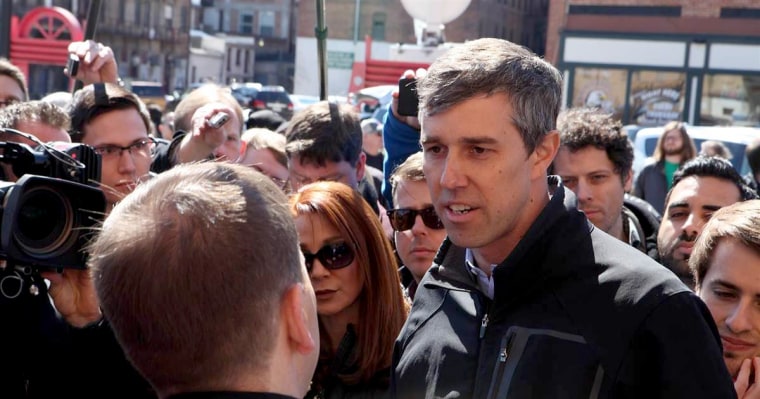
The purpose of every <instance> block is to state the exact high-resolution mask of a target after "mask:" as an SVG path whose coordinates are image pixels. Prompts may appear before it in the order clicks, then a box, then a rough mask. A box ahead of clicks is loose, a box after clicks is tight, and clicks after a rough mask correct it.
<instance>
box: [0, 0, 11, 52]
mask: <svg viewBox="0 0 760 399" xmlns="http://www.w3.org/2000/svg"><path fill="white" fill-rule="evenodd" d="M12 14H13V2H12V1H8V0H4V1H0V57H5V58H11V16H12Z"/></svg>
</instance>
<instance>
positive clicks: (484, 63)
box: [0, 39, 760, 399]
mask: <svg viewBox="0 0 760 399" xmlns="http://www.w3.org/2000/svg"><path fill="white" fill-rule="evenodd" d="M69 52H70V54H72V55H73V56H76V57H78V58H79V59H80V63H81V65H80V67H79V70H78V72H77V74H76V75H75V76H73V78H75V79H78V80H81V81H82V83H83V84H84V86H83V88H82V89H81V90H78V91H76V92H75V93H74V94H73V95H71V96H70V97H69V98H66V99H65V101H64V104H63V106H64V107H65V108H62V107H61V106H60V105H56V104H54V103H53V102H52V101H51V100H46V99H42V100H38V101H30V99H29V98H28V91H27V88H26V82H25V78H24V76H23V74H22V73H21V72H20V71H19V69H18V68H16V67H15V66H13V65H12V64H11V63H9V62H8V61H5V60H2V61H0V101H2V105H3V106H4V108H2V109H0V128H1V129H3V130H2V131H1V132H0V133H2V134H1V135H0V139H1V140H3V141H7V142H18V143H22V144H26V145H30V146H35V145H38V144H39V142H75V143H82V144H86V145H87V146H90V147H91V148H92V149H93V150H94V152H95V153H97V154H98V155H99V157H100V171H99V172H100V173H99V175H100V179H99V181H97V182H92V183H93V184H97V185H98V187H99V188H100V190H101V191H102V194H103V197H104V200H105V204H106V205H105V208H104V209H103V210H102V218H103V222H102V225H101V226H100V227H99V229H98V231H97V232H96V233H95V234H94V235H93V237H92V240H91V241H90V242H89V245H88V246H87V247H86V250H87V252H88V261H87V268H85V269H77V268H68V267H63V266H65V265H61V266H62V267H61V268H58V269H35V270H34V271H32V272H31V273H32V274H33V276H32V277H31V278H37V279H40V280H41V279H44V281H46V283H45V284H40V285H39V288H40V290H39V291H37V292H33V291H31V290H28V291H24V292H23V294H22V295H18V296H13V297H10V296H8V295H5V294H4V291H1V290H0V293H3V295H0V315H2V317H3V328H2V330H1V331H0V340H2V342H4V343H6V348H7V349H6V350H4V351H3V356H2V360H3V361H2V362H0V364H2V366H0V397H11V398H49V397H66V396H71V397H77V398H89V397H93V398H94V397H103V396H106V397H125V398H126V397H129V398H156V397H160V398H178V399H182V398H187V399H190V398H220V399H221V398H230V399H231V398H439V397H440V398H443V397H446V398H454V397H459V398H558V397H569V398H575V397H578V398H580V397H584V398H586V397H592V398H597V397H598V398H640V397H705V398H708V397H709V398H723V397H726V398H733V397H739V398H746V399H751V398H760V311H758V299H757V298H758V297H760V268H759V269H757V270H755V269H754V267H760V200H759V199H758V193H757V191H756V187H757V181H758V177H760V142H758V144H757V145H752V146H750V147H749V148H748V150H747V158H748V160H749V163H750V165H751V166H753V173H752V176H741V175H740V174H739V172H737V171H736V169H735V168H734V167H733V166H732V164H731V163H730V162H729V161H728V159H727V158H729V157H730V152H728V153H726V151H725V150H726V149H725V148H722V147H721V146H720V143H717V144H716V143H705V145H703V148H702V149H701V152H700V153H699V154H698V153H697V150H696V147H695V145H694V142H693V140H691V139H690V137H689V135H688V126H686V125H684V124H683V123H681V122H676V121H674V122H672V123H670V124H667V125H666V126H664V133H663V135H662V136H661V137H660V139H659V141H658V142H657V148H656V150H655V153H654V157H653V159H652V160H651V162H650V163H649V164H647V165H646V166H645V167H644V169H643V170H642V171H641V172H640V173H639V174H638V176H635V175H634V171H633V169H632V165H633V157H634V155H633V148H632V144H631V142H630V140H629V138H628V137H627V135H626V134H625V132H624V130H623V128H622V125H621V124H620V122H619V121H616V120H614V119H613V118H612V117H611V116H610V115H608V114H605V113H603V112H602V111H600V110H598V109H589V108H570V109H564V110H563V109H562V108H563V107H562V87H563V82H562V76H561V74H560V73H559V71H558V70H557V69H556V68H555V67H553V66H552V65H550V64H549V63H547V62H546V61H544V60H543V59H541V58H540V57H538V56H536V55H535V54H533V53H531V52H530V51H529V50H527V49H525V48H523V47H520V46H518V45H515V44H513V43H511V42H508V41H505V40H500V39H478V40H473V41H470V42H467V43H465V44H463V45H462V46H458V47H455V48H452V49H450V50H449V51H448V52H447V53H445V54H444V55H442V56H441V57H439V58H438V59H437V60H436V61H435V62H434V63H433V64H432V65H431V66H430V68H429V69H427V70H418V71H407V72H406V73H405V75H404V77H405V78H416V79H417V80H418V94H419V110H420V111H419V115H418V116H416V117H415V116H401V115H399V113H398V112H397V106H398V97H397V96H398V93H394V99H393V101H392V102H391V104H390V110H389V112H388V113H387V116H386V120H384V121H382V122H381V121H373V120H371V121H361V120H360V119H359V115H358V114H357V113H356V111H355V110H354V109H353V108H352V107H350V106H347V105H339V104H336V103H334V102H329V101H323V102H319V103H317V104H314V105H311V106H309V107H307V108H306V109H304V110H302V111H300V112H298V113H296V114H295V115H294V116H293V117H292V119H291V120H289V121H285V120H282V119H281V118H280V119H277V118H275V117H274V116H273V115H271V113H270V114H266V113H254V114H251V115H250V117H245V113H244V112H243V109H242V108H241V107H240V105H239V104H238V102H237V101H236V100H235V98H234V97H232V95H231V94H230V92H229V90H228V89H226V88H224V87H220V86H218V85H214V84H206V85H203V86H200V87H199V88H197V89H195V90H194V91H192V92H191V93H189V94H188V95H187V96H186V97H185V98H184V99H183V100H182V101H181V102H180V103H179V104H178V105H177V107H176V109H175V110H174V111H173V113H171V115H170V116H169V114H168V113H167V114H166V115H161V114H160V113H159V114H156V113H155V112H151V107H149V106H148V105H146V104H144V103H143V102H142V100H141V99H140V98H139V97H138V96H136V95H135V94H133V93H131V92H130V91H128V90H126V89H125V88H124V87H122V86H121V85H120V83H119V82H120V80H119V76H118V68H117V66H116V63H115V61H114V57H113V52H112V51H111V49H110V48H108V47H107V46H104V45H103V44H101V43H96V42H92V41H84V42H74V43H72V44H71V46H70V47H69ZM58 104H60V103H58ZM8 129H14V130H13V132H11V131H10V130H8ZM16 131H20V132H23V134H18V133H14V132H16ZM734 155H737V154H734ZM0 166H1V167H2V172H3V173H4V177H3V180H5V181H9V182H13V181H15V180H17V179H18V177H20V176H17V175H16V173H15V172H16V171H14V169H13V168H12V167H11V165H8V164H5V163H0ZM755 166H757V168H754V167H755ZM6 269H8V270H6ZM9 269H10V268H7V267H5V266H3V267H2V268H1V269H0V274H2V275H3V276H5V275H6V274H8V273H11V270H9ZM14 273H15V272H14ZM0 284H1V283H0ZM0 288H2V287H0Z"/></svg>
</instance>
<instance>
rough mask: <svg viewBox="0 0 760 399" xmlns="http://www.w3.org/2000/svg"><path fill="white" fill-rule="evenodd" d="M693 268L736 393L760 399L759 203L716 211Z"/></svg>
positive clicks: (693, 258) (701, 239)
mask: <svg viewBox="0 0 760 399" xmlns="http://www.w3.org/2000/svg"><path fill="white" fill-rule="evenodd" d="M689 267H690V268H691V271H692V272H693V273H694V277H695V281H696V290H697V295H699V297H700V298H702V300H703V301H705V303H706V304H707V307H708V308H709V309H710V313H711V314H712V316H713V318H714V319H715V323H716V324H717V325H718V332H719V333H720V337H721V341H722V342H723V359H724V360H725V361H726V366H727V367H728V371H729V372H730V373H731V376H732V377H733V378H734V381H735V383H734V387H735V388H736V393H737V394H738V396H739V398H747V399H749V398H757V397H760V313H758V311H757V298H758V297H760V201H758V200H750V201H745V202H739V203H736V204H733V205H729V206H726V207H724V208H721V209H719V210H718V211H716V212H715V213H714V214H713V217H712V218H711V219H710V221H709V222H707V224H706V225H705V228H704V230H702V234H700V236H699V238H698V239H697V242H696V243H695V244H694V251H693V252H692V256H691V257H690V258H689Z"/></svg>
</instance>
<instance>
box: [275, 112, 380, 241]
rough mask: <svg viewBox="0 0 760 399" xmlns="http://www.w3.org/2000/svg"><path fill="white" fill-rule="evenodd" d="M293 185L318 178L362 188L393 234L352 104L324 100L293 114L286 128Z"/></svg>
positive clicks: (365, 197)
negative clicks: (370, 174)
mask: <svg viewBox="0 0 760 399" xmlns="http://www.w3.org/2000/svg"><path fill="white" fill-rule="evenodd" d="M285 138H286V143H287V144H286V145H285V151H286V152H287V154H288V168H289V169H290V186H291V188H292V189H293V190H294V191H297V190H298V189H299V188H301V187H302V186H305V185H307V184H309V183H313V182H316V181H322V180H327V181H338V182H341V183H344V184H346V185H348V186H350V187H353V188H354V189H357V190H359V191H360V192H361V193H362V196H363V197H364V199H365V200H367V203H368V204H369V205H370V206H371V207H372V209H373V210H374V211H375V212H376V213H377V214H378V215H379V216H380V219H381V220H382V221H383V227H384V228H385V230H386V233H387V235H388V237H390V236H391V235H392V232H391V229H390V225H389V224H388V222H387V216H386V214H385V207H384V206H383V205H382V203H381V202H380V200H379V196H378V192H377V189H376V186H377V185H376V184H375V183H374V182H373V181H372V178H371V177H370V176H369V174H367V173H366V171H367V165H366V158H367V157H366V154H364V152H363V151H362V128H361V124H360V121H359V115H358V114H357V113H356V112H355V111H354V110H353V109H352V108H351V106H350V105H345V104H344V105H338V104H336V103H333V102H328V101H322V102H318V103H316V104H312V105H310V106H308V107H306V108H305V109H303V110H301V111H300V112H298V113H296V114H295V115H294V116H293V119H291V120H290V122H289V123H288V128H287V130H286V132H285Z"/></svg>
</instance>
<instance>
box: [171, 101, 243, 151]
mask: <svg viewBox="0 0 760 399" xmlns="http://www.w3.org/2000/svg"><path fill="white" fill-rule="evenodd" d="M218 113H226V114H227V115H228V116H230V117H233V116H234V115H235V110H234V109H232V107H230V106H229V105H226V104H223V103H211V104H206V105H204V106H202V107H200V108H198V109H197V110H195V113H193V117H192V119H191V125H192V127H193V128H192V131H190V132H187V134H186V135H185V137H184V138H183V139H182V143H180V146H179V150H178V151H177V161H178V162H179V163H186V162H194V161H201V160H204V159H207V158H208V157H209V156H210V155H212V154H213V153H214V150H215V149H216V148H217V147H219V146H221V145H223V144H224V143H225V141H226V140H227V136H228V134H227V131H226V129H231V128H233V127H234V125H235V124H233V123H225V124H224V125H222V126H220V127H218V128H214V127H212V126H211V125H210V124H209V120H210V119H211V118H212V117H213V116H214V115H216V114H218Z"/></svg>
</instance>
